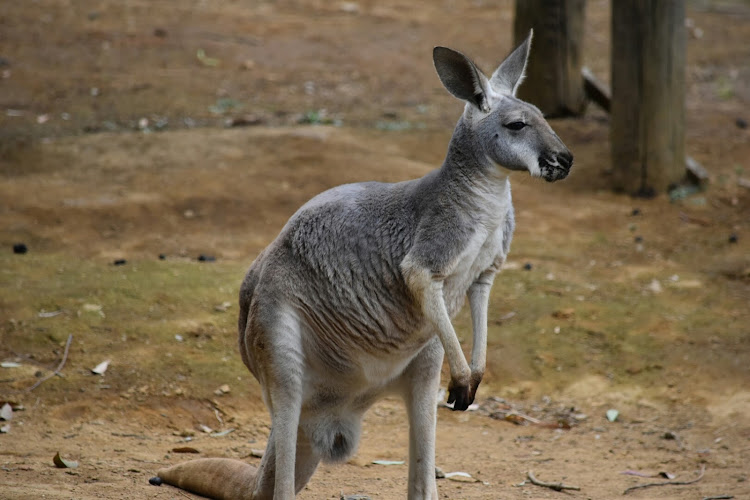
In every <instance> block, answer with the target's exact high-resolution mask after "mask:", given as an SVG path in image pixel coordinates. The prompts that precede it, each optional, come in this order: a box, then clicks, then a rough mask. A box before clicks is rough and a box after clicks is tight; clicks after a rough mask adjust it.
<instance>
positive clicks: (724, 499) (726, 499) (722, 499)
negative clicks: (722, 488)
mask: <svg viewBox="0 0 750 500" xmlns="http://www.w3.org/2000/svg"><path fill="white" fill-rule="evenodd" d="M732 498H734V495H716V496H715V497H703V500H732Z"/></svg>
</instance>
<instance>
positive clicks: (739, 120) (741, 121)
mask: <svg viewBox="0 0 750 500" xmlns="http://www.w3.org/2000/svg"><path fill="white" fill-rule="evenodd" d="M734 124H735V125H737V128H741V129H743V130H744V129H746V128H747V120H745V119H744V118H737V119H736V120H735V121H734Z"/></svg>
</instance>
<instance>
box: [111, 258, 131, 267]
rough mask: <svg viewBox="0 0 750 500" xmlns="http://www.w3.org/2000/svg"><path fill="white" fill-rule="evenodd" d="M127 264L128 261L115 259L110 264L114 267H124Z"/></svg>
mask: <svg viewBox="0 0 750 500" xmlns="http://www.w3.org/2000/svg"><path fill="white" fill-rule="evenodd" d="M127 263H128V261H127V260H125V259H117V260H115V261H114V262H113V263H112V264H114V265H115V266H124V265H125V264H127Z"/></svg>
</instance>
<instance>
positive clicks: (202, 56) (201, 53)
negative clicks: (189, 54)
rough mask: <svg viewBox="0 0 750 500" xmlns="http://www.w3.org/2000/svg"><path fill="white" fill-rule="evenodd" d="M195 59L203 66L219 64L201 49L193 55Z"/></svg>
mask: <svg viewBox="0 0 750 500" xmlns="http://www.w3.org/2000/svg"><path fill="white" fill-rule="evenodd" d="M195 57H197V58H198V60H199V61H200V62H201V63H202V64H203V65H204V66H218V65H219V63H220V62H221V61H219V60H218V59H216V58H215V57H208V56H207V55H206V51H205V50H203V49H198V51H197V52H196V53H195Z"/></svg>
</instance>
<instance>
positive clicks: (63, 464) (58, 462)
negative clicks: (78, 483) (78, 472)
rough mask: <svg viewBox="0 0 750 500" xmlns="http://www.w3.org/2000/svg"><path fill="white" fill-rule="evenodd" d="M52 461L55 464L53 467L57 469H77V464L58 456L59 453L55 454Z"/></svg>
mask: <svg viewBox="0 0 750 500" xmlns="http://www.w3.org/2000/svg"><path fill="white" fill-rule="evenodd" d="M52 461H53V462H54V463H55V467H57V468H58V469H75V468H76V467H78V462H76V461H75V460H65V459H64V458H62V457H61V456H60V452H59V451H58V452H57V453H56V454H55V457H54V458H53V459H52Z"/></svg>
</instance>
